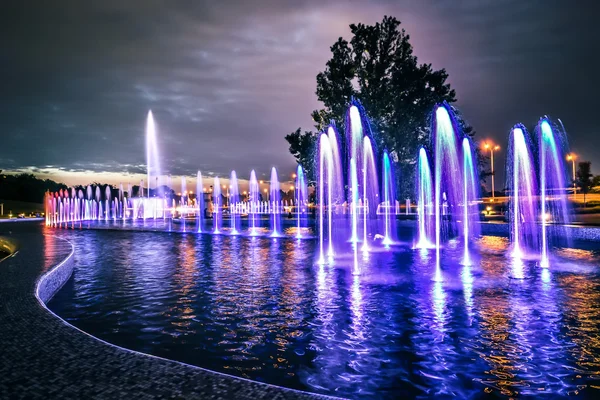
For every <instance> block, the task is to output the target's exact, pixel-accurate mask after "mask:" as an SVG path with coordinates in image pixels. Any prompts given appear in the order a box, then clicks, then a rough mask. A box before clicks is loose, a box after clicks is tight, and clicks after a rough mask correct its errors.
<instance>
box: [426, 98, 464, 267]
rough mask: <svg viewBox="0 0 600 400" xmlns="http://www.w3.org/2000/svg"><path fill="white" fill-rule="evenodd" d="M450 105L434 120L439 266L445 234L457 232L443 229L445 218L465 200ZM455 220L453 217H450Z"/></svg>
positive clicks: (449, 225)
mask: <svg viewBox="0 0 600 400" xmlns="http://www.w3.org/2000/svg"><path fill="white" fill-rule="evenodd" d="M451 113H452V111H451V109H450V106H448V105H447V104H446V103H444V104H442V105H440V106H438V107H437V108H436V110H435V116H434V120H433V129H432V132H433V149H434V157H435V161H434V167H435V175H434V176H435V195H434V202H435V208H434V212H435V247H436V261H437V262H438V264H439V260H440V248H441V241H442V234H443V233H444V232H445V233H446V234H447V235H450V234H452V233H455V232H454V224H453V223H451V222H447V223H445V224H444V226H442V216H445V215H448V214H452V212H453V210H454V209H453V207H454V206H455V205H456V204H458V203H459V201H460V200H461V199H462V188H463V185H462V179H461V178H462V170H461V166H460V162H459V159H458V153H457V149H458V138H457V136H458V129H457V128H456V125H455V123H454V118H453V116H452V115H451ZM446 219H447V220H448V221H451V218H446Z"/></svg>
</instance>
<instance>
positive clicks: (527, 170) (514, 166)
mask: <svg viewBox="0 0 600 400" xmlns="http://www.w3.org/2000/svg"><path fill="white" fill-rule="evenodd" d="M431 131H432V140H431V145H430V147H429V150H428V149H426V148H422V149H420V151H419V157H418V162H417V194H416V195H417V199H418V200H417V201H418V215H419V218H418V221H419V223H418V239H417V241H416V247H418V248H434V249H435V250H436V260H437V262H438V265H439V261H440V251H441V249H442V247H443V243H444V242H445V241H446V240H448V238H450V237H460V238H461V239H462V242H463V245H464V256H463V264H465V265H470V264H471V262H472V261H471V254H470V249H469V243H473V239H476V238H477V237H479V236H480V226H481V225H480V223H479V222H480V221H479V219H480V212H479V204H478V203H480V202H481V201H480V200H479V193H478V192H479V190H478V186H479V178H478V176H477V169H476V166H477V162H476V158H475V153H474V148H473V146H472V143H471V140H470V138H469V137H465V136H463V135H462V133H461V130H460V127H459V125H458V123H457V119H456V117H455V115H454V113H453V110H452V108H451V107H449V106H448V105H447V104H444V105H441V106H439V107H437V108H436V110H435V112H434V118H433V123H432V130H431ZM567 153H568V143H567V138H566V134H565V131H564V127H563V126H562V123H561V121H560V120H558V121H557V123H554V122H552V121H551V120H550V119H549V118H548V117H543V118H541V119H540V120H539V122H538V124H537V125H536V128H535V131H534V132H533V135H530V133H528V132H527V130H526V129H525V127H524V126H523V125H521V124H517V125H515V126H514V127H513V129H511V131H510V134H509V138H508V152H507V158H506V187H507V190H508V196H509V201H508V208H507V213H508V221H509V226H510V240H511V244H512V249H511V255H512V256H513V257H515V258H517V259H521V258H523V257H527V258H538V259H539V265H540V266H542V267H548V265H549V263H550V255H549V254H550V251H549V249H550V248H551V245H552V243H554V242H558V241H561V240H562V241H567V243H568V241H569V238H568V235H566V234H565V231H564V229H563V227H564V225H565V224H568V223H569V222H570V213H569V207H568V202H567V190H566V170H565V165H564V161H563V160H564V159H565V155H566V154H567ZM432 166H433V168H432Z"/></svg>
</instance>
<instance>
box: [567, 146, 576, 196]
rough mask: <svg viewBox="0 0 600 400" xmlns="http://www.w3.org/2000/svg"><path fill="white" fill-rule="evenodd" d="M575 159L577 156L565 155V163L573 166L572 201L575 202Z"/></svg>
mask: <svg viewBox="0 0 600 400" xmlns="http://www.w3.org/2000/svg"><path fill="white" fill-rule="evenodd" d="M575 159H577V155H576V154H574V153H571V154H568V155H567V161H571V163H572V164H573V200H577V182H575Z"/></svg>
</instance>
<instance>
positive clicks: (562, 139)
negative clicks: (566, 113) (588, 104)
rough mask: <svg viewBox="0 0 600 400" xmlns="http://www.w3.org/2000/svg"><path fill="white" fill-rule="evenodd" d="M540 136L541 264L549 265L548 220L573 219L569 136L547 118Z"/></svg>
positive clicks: (539, 124) (540, 124)
mask: <svg viewBox="0 0 600 400" xmlns="http://www.w3.org/2000/svg"><path fill="white" fill-rule="evenodd" d="M537 134H538V139H539V156H540V161H539V169H540V197H541V199H540V204H541V208H542V210H541V219H542V254H541V261H540V265H541V266H542V267H544V268H546V267H548V264H549V260H548V247H549V238H548V224H549V223H550V222H553V223H561V224H568V223H569V222H570V221H569V220H570V218H569V210H568V206H567V196H566V191H565V188H566V185H565V184H566V178H565V173H566V171H565V165H564V161H563V160H564V155H565V154H566V153H567V152H566V148H567V145H566V136H564V132H563V131H561V130H560V129H558V127H555V128H553V127H552V126H551V124H550V122H549V121H548V119H547V118H542V119H541V120H540V121H539V123H538V126H537Z"/></svg>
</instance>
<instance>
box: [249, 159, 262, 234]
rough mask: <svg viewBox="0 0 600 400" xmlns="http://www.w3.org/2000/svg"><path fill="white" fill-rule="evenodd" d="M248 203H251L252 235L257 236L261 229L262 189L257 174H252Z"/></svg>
mask: <svg viewBox="0 0 600 400" xmlns="http://www.w3.org/2000/svg"><path fill="white" fill-rule="evenodd" d="M248 194H249V197H248V201H249V203H250V213H249V216H250V234H251V235H256V233H257V232H256V229H257V228H258V227H259V217H260V205H261V204H260V187H259V186H258V181H257V180H256V172H254V170H252V172H250V184H249V187H248Z"/></svg>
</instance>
